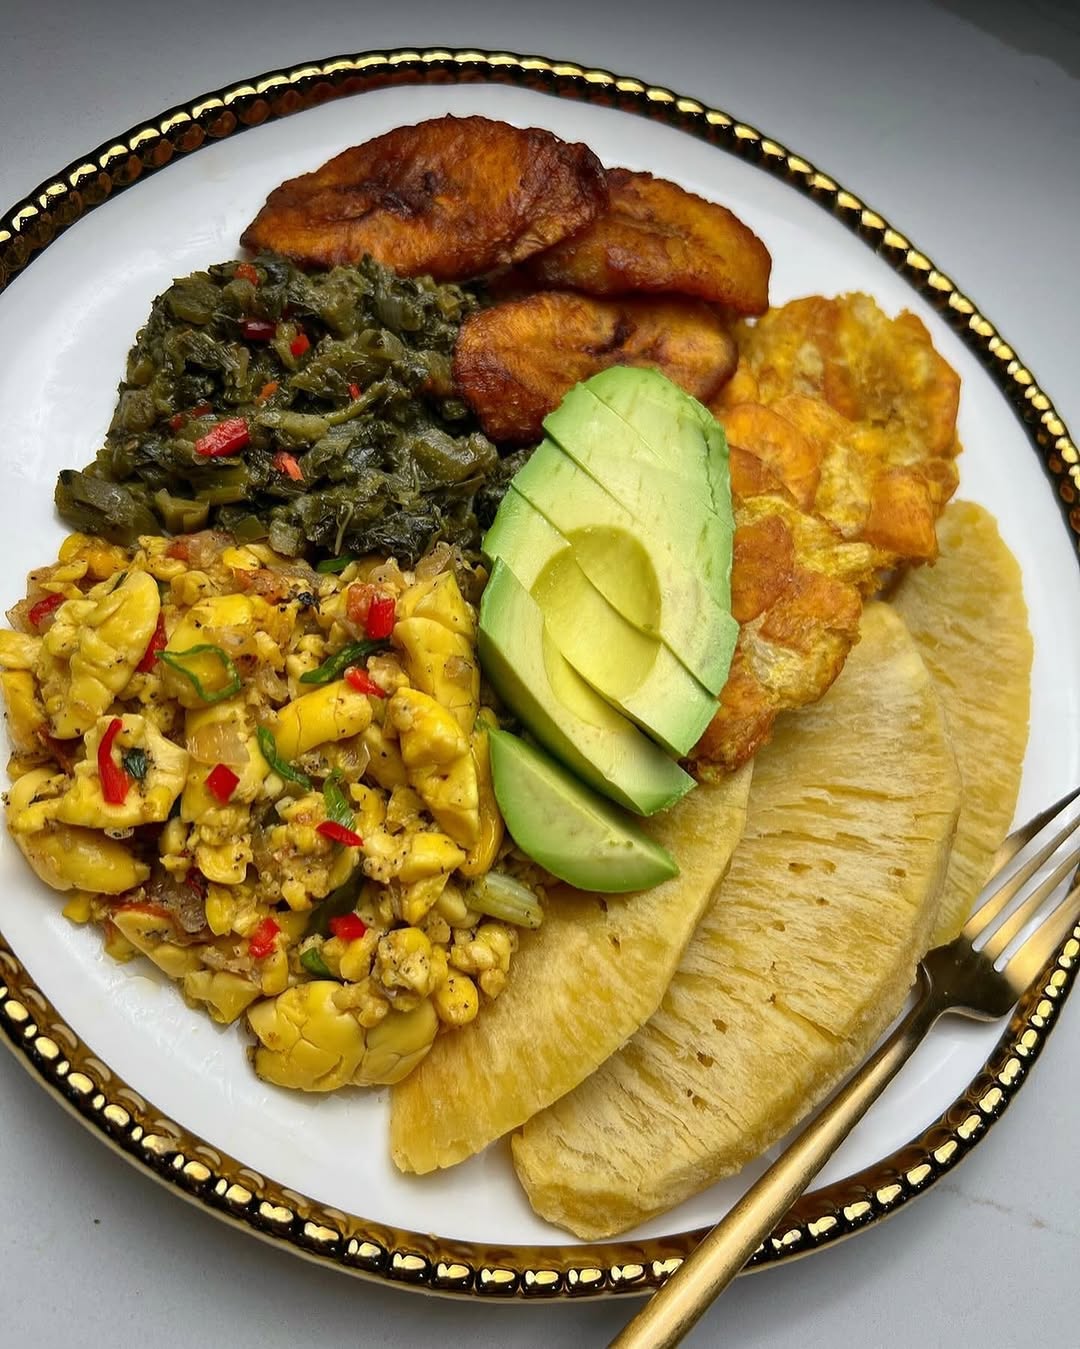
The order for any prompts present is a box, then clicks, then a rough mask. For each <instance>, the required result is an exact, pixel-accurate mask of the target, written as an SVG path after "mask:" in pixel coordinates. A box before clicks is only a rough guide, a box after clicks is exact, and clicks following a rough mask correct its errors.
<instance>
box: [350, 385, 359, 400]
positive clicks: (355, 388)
mask: <svg viewBox="0 0 1080 1349" xmlns="http://www.w3.org/2000/svg"><path fill="white" fill-rule="evenodd" d="M349 397H350V398H359V397H360V385H359V384H350V385H349Z"/></svg>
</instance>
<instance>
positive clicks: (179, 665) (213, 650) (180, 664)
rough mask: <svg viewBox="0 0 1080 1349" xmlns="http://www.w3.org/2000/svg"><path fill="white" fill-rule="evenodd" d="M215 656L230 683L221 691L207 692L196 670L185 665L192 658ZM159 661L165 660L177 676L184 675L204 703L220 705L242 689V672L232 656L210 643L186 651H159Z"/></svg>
mask: <svg viewBox="0 0 1080 1349" xmlns="http://www.w3.org/2000/svg"><path fill="white" fill-rule="evenodd" d="M203 655H206V656H213V657H214V659H215V660H218V661H220V662H221V666H222V668H223V669H224V671H225V673H226V674H227V675H228V676H229V681H228V683H227V684H224V685H223V686H222V687H221V688H220V689H211V690H207V689H205V688H204V687H203V682H202V680H201V679H200V678H199V676H198V675H197V674H196V673H195V671H194V670H189V669H188V668H187V666H186V665H185V664H184V661H185V660H188V659H189V658H190V657H191V656H203ZM158 660H163V661H164V662H165V664H166V665H167V666H168V667H169V668H170V669H171V670H175V671H176V673H177V674H182V675H183V676H184V678H185V679H187V680H189V681H190V683H191V684H192V686H193V688H194V689H195V692H196V693H197V694H198V695H199V697H200V698H201V699H202V700H203V702H204V703H220V702H222V701H223V700H224V699H226V698H231V697H232V696H233V694H234V693H239V692H240V689H241V687H242V685H241V681H240V671H239V670H238V669H237V668H236V666H235V665H234V664H233V663H232V659H231V658H230V656H229V655H228V654H227V653H226V652H225V651H223V650H222V649H221V647H220V646H214V645H212V644H211V643H209V642H202V643H200V644H199V645H198V646H190V647H188V649H187V650H186V651H169V650H167V649H166V650H165V651H159V652H158Z"/></svg>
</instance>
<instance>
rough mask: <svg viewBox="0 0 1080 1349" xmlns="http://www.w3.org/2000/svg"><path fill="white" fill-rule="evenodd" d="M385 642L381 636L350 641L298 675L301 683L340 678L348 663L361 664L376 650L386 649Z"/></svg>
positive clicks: (324, 681)
mask: <svg viewBox="0 0 1080 1349" xmlns="http://www.w3.org/2000/svg"><path fill="white" fill-rule="evenodd" d="M386 646H387V643H386V642H385V641H384V640H383V639H382V638H368V640H367V641H364V642H351V643H350V644H349V645H348V646H346V647H343V648H342V649H341V650H340V651H339V652H338V653H337V654H336V655H334V656H331V657H330V658H329V659H328V660H325V661H323V663H322V664H321V665H319V666H317V667H316V668H315V669H314V670H308V671H306V673H304V674H302V675H301V676H300V683H301V684H329V683H330V682H331V681H332V680H334V679H340V678H341V676H342V675H343V674H344V673H345V671H346V670H347V669H348V667H349V666H350V665H361V664H363V662H364V661H365V660H367V658H368V656H370V655H372V654H373V653H374V652H376V651H383V650H385V649H386Z"/></svg>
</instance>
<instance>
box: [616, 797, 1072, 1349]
mask: <svg viewBox="0 0 1080 1349" xmlns="http://www.w3.org/2000/svg"><path fill="white" fill-rule="evenodd" d="M1077 796H1080V788H1078V789H1077V790H1076V791H1074V792H1070V793H1069V795H1068V796H1065V797H1063V798H1062V799H1061V800H1060V801H1058V802H1057V803H1056V804H1055V805H1053V806H1051V807H1050V808H1049V809H1048V810H1044V811H1043V812H1042V813H1041V814H1039V815H1036V816H1035V818H1034V819H1033V820H1030V821H1029V822H1028V823H1027V824H1026V825H1023V826H1021V827H1020V828H1019V829H1017V830H1016V831H1015V832H1014V833H1012V834H1010V835H1009V837H1008V838H1007V839H1006V840H1005V842H1004V843H1003V844H1002V846H1001V848H999V850H998V852H997V855H996V856H995V858H994V869H993V872H992V876H997V874H998V873H999V872H1000V871H1001V870H1002V869H1004V868H1005V867H1007V866H1008V865H1009V863H1010V862H1011V861H1012V860H1013V859H1014V858H1015V857H1016V856H1017V854H1018V853H1020V852H1021V851H1022V850H1023V849H1024V848H1025V847H1027V845H1028V844H1029V843H1032V842H1034V841H1035V839H1036V838H1037V837H1038V836H1039V835H1041V834H1042V833H1043V831H1044V830H1046V829H1047V828H1048V827H1049V826H1051V825H1052V824H1054V823H1055V822H1056V821H1058V820H1059V819H1060V818H1061V817H1062V816H1063V815H1065V814H1066V812H1067V811H1068V808H1069V806H1070V805H1071V804H1072V803H1073V802H1074V801H1075V800H1076V798H1077ZM1078 834H1080V818H1074V819H1072V820H1070V821H1069V823H1068V824H1066V825H1065V826H1064V827H1063V828H1061V829H1059V830H1058V831H1057V833H1055V834H1054V835H1053V836H1052V837H1051V838H1050V839H1049V840H1048V841H1047V842H1046V843H1044V844H1043V845H1042V846H1041V847H1040V848H1039V849H1038V850H1037V851H1036V852H1034V853H1033V855H1032V856H1031V857H1029V858H1028V859H1027V860H1026V861H1024V862H1023V864H1022V865H1021V866H1020V867H1018V868H1017V870H1016V871H1014V872H1013V873H1012V874H1011V875H1010V876H1009V877H1008V879H1007V880H1005V881H1004V882H1003V883H1002V884H1000V885H998V886H996V888H991V887H990V886H987V888H986V889H984V890H983V892H982V896H981V898H982V903H981V904H980V905H979V906H978V907H977V908H976V910H975V912H974V913H973V914H972V916H971V917H970V918H969V919H968V921H967V923H965V925H964V927H963V929H962V931H961V933H960V935H959V936H958V937H957V938H956V940H955V941H952V942H950V943H949V944H948V945H947V946H938V947H936V948H935V949H934V950H932V951H929V952H927V954H926V955H925V956H924V958H923V961H922V963H921V964H920V966H919V979H918V993H917V996H916V1000H915V1005H914V1006H913V1007H912V1008H911V1010H910V1011H909V1012H908V1013H907V1015H906V1016H905V1017H904V1018H903V1020H902V1021H901V1022H900V1023H899V1025H897V1027H896V1029H895V1030H894V1031H893V1032H892V1034H891V1035H890V1036H889V1038H888V1039H887V1040H886V1041H885V1043H884V1044H883V1045H882V1046H881V1047H880V1048H879V1049H878V1050H877V1051H876V1052H875V1053H874V1054H873V1055H871V1057H870V1058H869V1059H868V1060H867V1061H866V1063H864V1064H863V1066H862V1067H861V1068H860V1069H859V1070H858V1072H856V1073H855V1075H854V1076H853V1077H851V1078H850V1079H849V1080H848V1082H847V1083H846V1085H845V1086H844V1087H843V1088H842V1089H841V1090H840V1091H839V1092H838V1093H837V1095H836V1096H835V1097H833V1099H832V1100H831V1101H830V1102H829V1103H828V1104H827V1105H826V1106H825V1108H824V1109H823V1110H822V1111H821V1113H820V1114H819V1115H818V1116H817V1118H816V1119H815V1120H814V1121H813V1122H812V1123H811V1124H809V1125H808V1126H807V1128H806V1129H804V1130H803V1132H802V1133H801V1134H800V1135H799V1136H798V1138H796V1139H795V1141H794V1142H793V1143H792V1144H791V1145H790V1146H789V1147H788V1148H787V1149H786V1150H785V1151H784V1152H783V1153H782V1154H781V1156H780V1157H779V1158H777V1160H776V1161H775V1162H773V1164H772V1166H770V1167H769V1169H768V1170H767V1171H766V1172H765V1174H764V1175H763V1176H761V1177H760V1178H759V1179H758V1180H757V1181H755V1182H754V1184H753V1185H752V1186H751V1187H750V1189H749V1190H747V1192H746V1194H745V1195H743V1197H742V1198H741V1199H740V1200H739V1202H738V1203H737V1204H736V1205H735V1207H734V1208H733V1209H731V1211H730V1212H729V1213H727V1214H726V1215H725V1217H724V1218H722V1219H721V1220H720V1222H718V1223H717V1225H716V1226H715V1227H714V1228H713V1229H712V1231H711V1232H709V1234H708V1236H706V1237H705V1239H704V1240H703V1241H702V1242H701V1244H700V1245H699V1246H698V1247H697V1248H696V1250H694V1251H693V1253H692V1254H691V1255H690V1256H689V1257H688V1258H687V1259H686V1260H684V1261H683V1263H682V1265H681V1266H680V1267H679V1268H678V1269H677V1270H676V1271H675V1273H674V1274H673V1275H672V1276H671V1278H670V1279H668V1281H667V1282H666V1283H665V1284H664V1286H663V1287H662V1288H661V1289H660V1290H659V1291H658V1292H657V1293H654V1294H653V1296H652V1297H651V1298H650V1299H649V1301H648V1302H647V1303H646V1304H645V1306H644V1307H643V1308H642V1309H641V1311H639V1312H638V1314H637V1315H636V1316H635V1317H634V1318H633V1320H631V1321H630V1322H629V1323H628V1324H627V1325H626V1327H625V1329H624V1330H623V1331H622V1332H621V1334H619V1335H617V1336H616V1337H615V1339H614V1340H612V1341H611V1345H610V1349H664V1347H665V1346H669V1345H674V1344H678V1343H679V1341H680V1340H681V1339H682V1338H683V1336H684V1335H685V1334H686V1333H687V1331H688V1330H689V1329H690V1327H691V1326H693V1325H694V1323H695V1322H696V1321H697V1320H698V1318H699V1317H700V1316H701V1315H702V1314H703V1313H704V1312H705V1311H706V1309H707V1308H708V1307H709V1306H710V1305H711V1304H712V1302H713V1301H714V1300H715V1299H716V1298H717V1297H719V1295H720V1294H721V1293H722V1292H723V1291H724V1289H725V1288H726V1287H727V1286H728V1284H729V1283H731V1281H732V1279H734V1278H735V1276H736V1275H737V1274H738V1273H739V1271H740V1270H741V1269H742V1268H743V1266H744V1265H745V1264H746V1262H747V1260H748V1259H749V1258H750V1256H751V1255H753V1253H754V1252H755V1251H756V1250H757V1248H758V1246H759V1245H760V1244H761V1242H762V1241H764V1240H765V1238H766V1237H767V1236H768V1235H769V1233H770V1232H772V1231H773V1229H774V1228H775V1227H776V1225H777V1223H779V1222H780V1221H781V1219H782V1218H783V1217H784V1214H785V1213H787V1211H788V1209H789V1208H790V1207H791V1205H792V1204H793V1203H794V1201H795V1200H796V1199H797V1198H798V1197H799V1195H800V1194H802V1192H803V1191H804V1190H805V1189H806V1188H807V1186H808V1185H809V1184H810V1181H811V1180H812V1179H813V1178H814V1176H816V1175H817V1173H818V1172H819V1171H820V1170H821V1168H822V1167H823V1166H824V1165H825V1163H826V1162H827V1161H828V1160H829V1158H830V1157H831V1156H832V1154H833V1153H834V1152H835V1151H836V1149H837V1148H838V1147H839V1146H840V1144H841V1143H842V1142H843V1140H844V1139H845V1138H846V1137H847V1135H848V1134H849V1133H850V1132H851V1130H852V1129H853V1128H854V1127H855V1125H856V1124H858V1122H859V1120H860V1119H862V1117H863V1115H865V1114H866V1112H867V1110H869V1108H870V1106H871V1105H872V1104H873V1103H874V1101H876V1100H877V1098H878V1097H879V1096H880V1095H881V1093H882V1092H883V1091H884V1090H885V1088H886V1087H887V1086H888V1084H889V1083H890V1082H891V1081H892V1079H893V1078H894V1077H895V1076H896V1074H897V1073H898V1072H899V1071H900V1069H901V1068H902V1067H903V1065H904V1064H905V1063H906V1062H907V1060H908V1059H909V1058H910V1057H911V1055H912V1054H913V1053H914V1051H915V1049H916V1047H917V1046H918V1045H919V1043H920V1042H921V1041H922V1040H923V1039H924V1038H925V1036H926V1034H927V1032H928V1031H929V1030H930V1028H931V1026H933V1024H934V1023H935V1022H936V1021H937V1019H938V1017H940V1016H942V1015H943V1014H944V1013H945V1012H957V1013H959V1014H960V1015H961V1016H967V1017H974V1018H975V1019H976V1020H980V1021H993V1020H996V1019H997V1018H998V1017H1002V1016H1004V1015H1005V1014H1006V1012H1009V1011H1010V1010H1011V1009H1012V1008H1013V1007H1014V1006H1015V1005H1016V1003H1017V1002H1018V1001H1019V1000H1020V998H1021V997H1022V996H1023V995H1024V993H1025V992H1026V991H1027V990H1028V988H1029V986H1030V985H1031V984H1032V983H1033V982H1034V981H1035V979H1036V978H1037V977H1038V976H1039V974H1040V973H1041V971H1042V969H1043V967H1044V966H1045V964H1046V962H1047V961H1048V960H1049V959H1050V957H1051V956H1052V955H1053V954H1054V952H1055V951H1056V950H1057V949H1058V948H1059V947H1060V946H1061V944H1062V942H1064V941H1065V940H1067V938H1068V937H1069V936H1070V935H1071V934H1072V931H1073V929H1074V928H1075V926H1076V924H1077V922H1078V920H1080V884H1078V883H1077V876H1073V878H1072V883H1071V884H1070V887H1069V890H1068V892H1067V893H1066V894H1065V895H1064V896H1063V897H1062V899H1061V900H1060V901H1059V902H1058V904H1057V905H1056V907H1055V908H1054V909H1053V910H1052V911H1051V912H1050V913H1048V914H1047V915H1046V916H1045V917H1044V918H1043V920H1042V922H1041V923H1040V924H1039V926H1038V927H1037V928H1036V929H1035V930H1034V931H1033V932H1032V933H1031V934H1030V935H1029V936H1028V937H1027V939H1026V940H1025V941H1024V942H1023V944H1022V945H1021V946H1020V947H1019V949H1018V950H1017V951H1016V952H1015V953H1014V954H1013V955H1012V956H1010V958H1009V960H1008V961H1007V963H1006V964H1005V965H1004V967H1003V968H1002V969H1001V970H998V969H996V968H995V963H996V962H997V961H998V960H1000V958H1001V957H1002V956H1003V955H1004V954H1005V952H1006V950H1007V949H1008V947H1009V945H1010V944H1011V943H1012V942H1013V940H1014V939H1015V938H1016V937H1017V936H1018V935H1019V933H1020V932H1021V931H1023V929H1024V927H1025V926H1026V925H1027V924H1028V923H1029V922H1030V921H1031V920H1032V919H1033V918H1034V917H1035V915H1036V914H1037V913H1038V911H1039V909H1040V908H1041V907H1042V906H1043V904H1045V903H1046V902H1047V900H1049V899H1050V897H1051V896H1052V895H1053V893H1054V891H1055V890H1056V889H1057V888H1058V886H1060V885H1061V883H1062V882H1063V881H1064V880H1065V878H1066V877H1067V876H1068V875H1069V874H1070V872H1072V871H1073V870H1074V869H1075V868H1077V864H1078V863H1080V844H1077V835H1078ZM1066 843H1069V845H1070V846H1069V848H1068V851H1067V852H1066V854H1065V855H1064V857H1063V858H1062V860H1060V861H1059V862H1058V863H1057V864H1056V865H1055V866H1054V869H1053V870H1052V871H1051V872H1050V873H1049V874H1048V875H1047V876H1045V877H1043V878H1040V879H1039V881H1038V883H1037V884H1034V885H1033V884H1032V880H1033V878H1034V877H1035V876H1036V873H1037V872H1039V871H1040V869H1041V868H1043V867H1044V866H1045V865H1046V864H1047V862H1049V861H1050V859H1051V858H1052V857H1054V855H1055V854H1056V853H1057V852H1058V851H1059V849H1061V848H1063V847H1064V846H1065V844H1066ZM1077 874H1078V875H1080V872H1078V873H1077ZM1025 887H1029V888H1030V893H1025V894H1024V897H1023V899H1022V901H1021V902H1020V903H1019V904H1018V905H1017V906H1016V908H1015V909H1013V910H1012V911H1011V912H1009V914H1008V916H1007V917H1006V918H1005V919H1004V921H1002V922H998V921H997V920H998V919H999V918H1000V916H1001V914H1002V913H1004V912H1005V911H1006V909H1008V908H1009V905H1010V904H1012V902H1013V900H1015V899H1016V897H1017V896H1018V895H1019V894H1020V893H1021V892H1022V891H1024V890H1025ZM976 943H978V949H976Z"/></svg>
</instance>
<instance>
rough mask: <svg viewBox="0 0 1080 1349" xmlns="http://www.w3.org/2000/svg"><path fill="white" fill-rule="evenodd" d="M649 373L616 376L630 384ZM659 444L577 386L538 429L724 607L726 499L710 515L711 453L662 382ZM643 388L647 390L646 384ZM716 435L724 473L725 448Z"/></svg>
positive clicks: (692, 413) (679, 399) (678, 395)
mask: <svg viewBox="0 0 1080 1349" xmlns="http://www.w3.org/2000/svg"><path fill="white" fill-rule="evenodd" d="M653 373H655V372H652V371H639V370H633V369H629V368H626V369H622V368H619V369H618V374H619V375H622V376H625V378H626V380H627V381H628V382H630V383H632V384H633V383H636V382H637V376H638V375H639V374H653ZM658 378H659V379H660V380H661V381H662V384H663V385H664V386H666V389H667V390H668V391H670V392H669V393H668V396H667V399H666V403H667V408H668V411H667V416H666V439H665V440H664V442H663V443H662V444H659V445H657V446H655V447H654V445H653V444H652V443H650V441H649V440H648V439H646V437H645V436H644V435H643V434H642V433H641V432H640V431H639V429H638V428H637V427H636V426H634V425H633V424H632V423H630V422H627V421H626V420H625V419H624V418H623V417H621V416H620V415H619V414H618V413H617V412H613V411H612V409H611V408H609V407H608V406H607V404H606V403H603V402H601V401H600V400H599V399H598V398H597V397H596V395H595V394H594V393H593V392H592V390H591V389H590V387H589V384H588V383H585V384H578V385H576V386H575V387H574V388H573V389H571V390H570V392H569V393H568V394H567V395H566V397H565V398H564V399H563V401H562V402H561V403H560V404H559V406H558V407H557V408H556V409H555V411H554V412H552V413H550V414H549V416H548V417H547V418H545V420H544V429H545V430H546V431H547V433H548V435H549V436H550V438H551V439H552V440H554V441H556V442H557V443H558V445H559V447H560V449H562V450H563V452H564V453H565V454H567V455H569V457H570V458H571V459H573V461H574V462H575V463H576V464H577V465H578V467H579V468H580V469H582V470H583V471H584V472H585V473H588V475H589V476H590V477H591V478H593V479H594V480H595V481H596V482H598V483H599V484H600V485H601V487H604V488H605V489H606V490H607V491H608V492H609V493H610V494H611V495H612V496H614V497H615V498H616V499H617V500H618V501H620V502H621V503H622V504H623V505H624V506H625V507H626V509H627V510H628V511H629V512H630V513H631V515H633V516H634V518H635V519H636V520H637V521H638V523H639V524H640V525H641V526H642V527H643V528H644V529H647V530H648V531H649V532H650V533H651V534H654V535H655V536H656V537H657V538H659V539H661V540H662V541H663V542H664V543H666V544H667V546H668V548H670V549H671V551H672V552H673V553H675V554H676V555H677V556H682V557H685V558H687V559H688V560H690V559H692V563H693V565H696V566H697V567H698V568H699V570H700V573H701V576H702V579H703V580H704V581H705V583H706V585H707V586H708V587H709V591H710V593H711V594H712V597H713V599H715V600H716V602H717V603H718V604H720V605H721V606H723V608H725V609H728V608H730V607H731V545H732V538H733V536H734V533H735V523H734V519H733V516H732V512H731V493H730V490H728V492H727V497H726V505H727V509H726V511H724V512H722V513H721V512H719V511H717V510H716V509H715V508H714V505H713V497H712V485H711V482H710V479H709V477H708V472H707V464H706V458H707V455H708V454H709V453H710V452H711V451H710V447H709V445H708V442H707V441H706V437H705V429H704V427H703V425H702V423H701V421H700V419H699V417H698V415H697V409H698V408H699V407H700V405H699V404H695V403H694V402H693V400H692V399H691V398H690V397H689V395H688V394H685V393H684V392H683V391H682V389H680V388H679V387H678V386H677V385H675V384H672V383H671V381H670V380H667V379H664V378H663V376H659V377H658ZM650 387H651V383H650ZM717 430H718V431H720V437H721V441H720V443H721V445H722V458H723V460H724V463H725V465H726V461H727V443H726V441H724V440H723V432H722V431H721V430H720V428H719V426H718V427H717Z"/></svg>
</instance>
